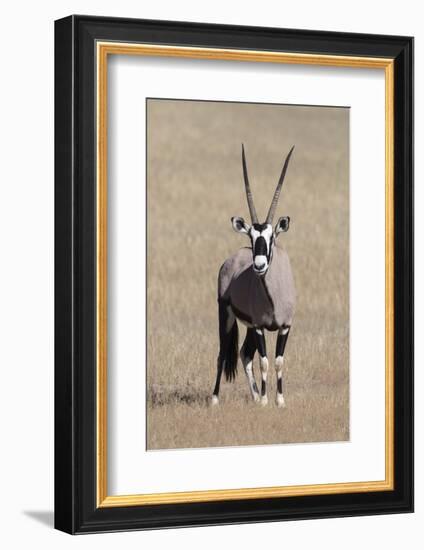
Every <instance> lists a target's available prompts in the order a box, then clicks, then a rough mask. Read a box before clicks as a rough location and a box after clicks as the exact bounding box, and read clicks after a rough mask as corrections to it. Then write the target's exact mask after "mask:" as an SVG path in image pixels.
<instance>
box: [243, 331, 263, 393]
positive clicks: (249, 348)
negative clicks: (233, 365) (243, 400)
mask: <svg viewBox="0 0 424 550" xmlns="http://www.w3.org/2000/svg"><path fill="white" fill-rule="evenodd" d="M255 353H256V340H255V333H254V331H253V329H251V328H248V329H247V332H246V338H245V339H244V342H243V345H242V347H241V350H240V359H241V362H242V363H243V367H244V372H245V373H246V376H247V381H248V382H249V389H250V393H251V394H252V397H253V400H254V401H259V391H258V386H257V385H256V381H255V375H254V373H253V358H254V357H255Z"/></svg>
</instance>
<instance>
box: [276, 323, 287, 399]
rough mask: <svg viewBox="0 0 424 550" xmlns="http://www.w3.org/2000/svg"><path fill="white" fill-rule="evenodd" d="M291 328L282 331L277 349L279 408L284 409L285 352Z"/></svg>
mask: <svg viewBox="0 0 424 550" xmlns="http://www.w3.org/2000/svg"><path fill="white" fill-rule="evenodd" d="M289 332H290V327H283V328H282V329H280V331H279V333H278V337H277V345H276V347H275V372H276V374H277V406H278V407H284V397H283V364H284V351H285V349H286V343H287V338H288V337H289Z"/></svg>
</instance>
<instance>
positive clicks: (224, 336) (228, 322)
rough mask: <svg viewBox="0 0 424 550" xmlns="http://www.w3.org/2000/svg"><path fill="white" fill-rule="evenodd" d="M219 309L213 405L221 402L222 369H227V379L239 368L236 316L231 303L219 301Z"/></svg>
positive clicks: (232, 376)
mask: <svg viewBox="0 0 424 550" xmlns="http://www.w3.org/2000/svg"><path fill="white" fill-rule="evenodd" d="M218 311H219V354H218V360H217V373H216V382H215V388H214V390H213V395H212V405H218V403H219V397H218V395H219V387H220V384H221V376H222V371H223V370H225V373H226V375H227V380H228V379H229V380H230V381H231V380H233V379H234V377H235V374H236V369H237V356H238V328H237V322H236V318H235V317H234V313H233V312H232V310H231V307H230V305H229V304H228V303H227V302H225V301H219V302H218Z"/></svg>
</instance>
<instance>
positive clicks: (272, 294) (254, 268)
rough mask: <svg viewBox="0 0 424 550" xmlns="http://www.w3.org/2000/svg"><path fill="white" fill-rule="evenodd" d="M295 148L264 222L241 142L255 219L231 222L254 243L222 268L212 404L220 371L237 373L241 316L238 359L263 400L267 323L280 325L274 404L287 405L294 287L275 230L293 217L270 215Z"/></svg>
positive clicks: (285, 227)
mask: <svg viewBox="0 0 424 550" xmlns="http://www.w3.org/2000/svg"><path fill="white" fill-rule="evenodd" d="M293 149H294V146H293V147H292V148H291V150H290V152H289V153H288V155H287V158H286V160H285V163H284V166H283V169H282V172H281V175H280V179H279V181H278V184H277V187H276V189H275V193H274V197H273V199H272V202H271V206H270V207H269V211H268V214H267V217H266V220H265V223H259V222H258V216H257V214H256V209H255V205H254V202H253V196H252V192H251V189H250V185H249V177H248V173H247V166H246V157H245V153H244V146H243V145H242V164H243V176H244V185H245V189H246V197H247V205H248V207H249V212H250V217H251V222H252V224H251V225H249V224H248V223H246V222H245V221H244V219H243V218H240V217H233V218H231V222H232V225H233V229H234V230H235V231H236V232H237V233H244V234H246V235H247V236H248V237H249V239H250V244H251V246H250V247H246V248H240V249H239V250H238V251H237V252H236V253H235V254H233V255H232V256H231V257H230V258H228V259H227V260H226V261H225V262H224V263H223V265H222V266H221V268H220V270H219V275H218V309H219V346H220V348H219V355H218V361H217V371H218V372H217V377H216V384H215V388H214V391H213V395H212V404H213V405H217V404H218V402H219V398H218V395H219V386H220V382H221V375H222V371H223V370H224V372H225V377H226V380H228V381H233V380H234V379H235V376H236V373H237V360H238V351H239V350H238V326H237V320H239V321H240V322H241V323H243V324H244V325H246V327H247V331H246V338H245V340H244V342H243V345H242V347H241V350H240V359H241V362H242V364H243V367H244V370H245V373H246V376H247V380H248V383H249V388H250V392H251V394H252V398H253V400H254V401H260V402H261V404H262V405H266V404H267V403H268V397H267V388H266V381H267V374H268V358H267V352H266V344H265V335H264V331H265V329H266V330H269V331H278V337H277V345H276V351H275V370H276V375H277V395H276V404H277V406H278V407H284V406H285V403H284V396H283V363H284V350H285V347H286V343H287V339H288V336H289V333H290V328H291V325H292V321H293V315H294V310H295V304H296V290H295V286H294V280H293V274H292V270H291V267H290V261H289V257H288V255H287V253H286V251H285V250H284V249H283V248H280V247H279V246H276V244H275V243H276V239H277V236H278V235H279V234H280V233H282V232H285V231H287V230H288V228H289V224H290V218H289V217H288V216H285V217H281V218H279V220H278V222H277V223H276V225H275V227H274V229H273V227H272V221H273V218H274V215H275V211H276V209H277V205H278V199H279V197H280V192H281V188H282V185H283V182H284V177H285V175H286V172H287V166H288V164H289V160H290V157H291V155H292V152H293ZM256 351H258V352H259V366H260V371H261V392H260V396H259V391H258V387H257V385H256V381H255V376H254V372H253V358H254V356H255V353H256Z"/></svg>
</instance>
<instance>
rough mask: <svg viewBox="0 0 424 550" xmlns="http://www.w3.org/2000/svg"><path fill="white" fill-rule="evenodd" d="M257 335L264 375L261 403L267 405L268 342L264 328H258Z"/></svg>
mask: <svg viewBox="0 0 424 550" xmlns="http://www.w3.org/2000/svg"><path fill="white" fill-rule="evenodd" d="M255 336H256V345H257V347H258V352H259V364H260V367H261V376H262V383H261V403H262V405H266V404H267V403H268V398H267V396H266V377H267V373H268V358H267V356H266V342H265V336H264V333H263V331H262V330H260V329H256V330H255Z"/></svg>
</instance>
